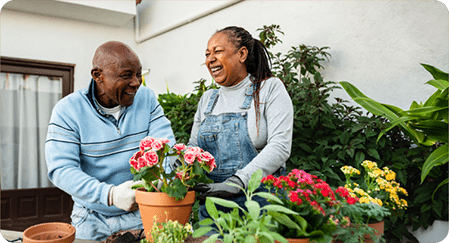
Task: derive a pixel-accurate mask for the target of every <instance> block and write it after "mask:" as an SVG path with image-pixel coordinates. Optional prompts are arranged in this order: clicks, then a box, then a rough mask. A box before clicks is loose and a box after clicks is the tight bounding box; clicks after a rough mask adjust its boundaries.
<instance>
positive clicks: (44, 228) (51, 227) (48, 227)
mask: <svg viewBox="0 0 449 243" xmlns="http://www.w3.org/2000/svg"><path fill="white" fill-rule="evenodd" d="M45 232H49V233H50V232H64V233H65V234H67V235H66V236H64V237H61V238H56V239H43V240H38V239H33V236H34V235H36V233H39V234H42V233H45ZM75 232H76V229H75V227H74V226H73V225H71V224H68V223H62V222H49V223H41V224H37V225H33V226H31V227H29V228H27V229H25V231H23V234H22V237H23V242H29V243H42V242H47V243H59V242H73V241H74V240H75Z"/></svg>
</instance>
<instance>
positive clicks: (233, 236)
mask: <svg viewBox="0 0 449 243" xmlns="http://www.w3.org/2000/svg"><path fill="white" fill-rule="evenodd" d="M261 179H262V170H260V169H259V170H258V171H256V172H255V173H254V174H253V175H252V176H251V179H250V182H249V184H248V189H247V190H243V192H244V193H245V195H246V198H247V200H246V202H245V206H246V208H247V210H245V209H244V208H242V207H240V206H239V205H238V204H237V203H235V202H233V201H230V200H225V199H221V198H215V197H208V198H207V199H206V209H207V212H208V213H209V215H210V216H211V218H208V219H204V220H202V221H201V222H200V224H201V225H202V226H203V227H201V228H199V229H197V230H195V232H194V233H193V237H195V238H197V237H200V236H202V235H204V234H206V233H208V232H209V231H211V230H214V231H215V232H216V233H215V234H213V235H212V236H210V237H209V238H208V239H206V240H205V241H203V243H207V242H215V241H216V240H217V239H218V237H220V236H221V237H222V241H223V242H224V243H231V242H232V243H237V242H248V243H251V242H260V243H266V242H274V240H277V241H280V242H287V240H286V239H285V238H284V237H283V236H282V235H280V234H278V233H276V232H275V231H274V230H273V228H274V227H275V225H274V224H273V223H272V222H271V219H272V217H273V215H282V214H284V215H285V214H293V215H298V213H297V212H293V211H291V210H289V209H288V208H285V207H283V206H280V205H266V206H264V207H260V205H259V203H257V202H256V201H253V200H252V198H253V197H254V196H260V197H264V198H267V199H268V198H273V197H274V196H273V195H271V194H269V193H261V192H258V193H254V191H255V190H256V189H257V188H258V187H259V185H260V181H261ZM235 186H237V185H235ZM215 204H218V205H221V206H223V207H228V208H232V209H233V210H232V211H231V212H230V213H224V212H222V211H218V210H217V208H216V206H215ZM239 211H240V212H242V213H243V216H241V215H239ZM285 224H287V225H289V226H290V227H295V225H294V224H291V223H290V222H285ZM211 225H215V226H216V228H213V227H211ZM296 227H298V226H297V225H296Z"/></svg>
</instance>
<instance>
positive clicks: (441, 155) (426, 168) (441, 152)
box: [421, 144, 449, 183]
mask: <svg viewBox="0 0 449 243" xmlns="http://www.w3.org/2000/svg"><path fill="white" fill-rule="evenodd" d="M448 154H449V153H448V145H447V144H444V145H442V146H440V147H439V148H437V149H436V150H435V151H433V152H432V154H430V155H429V157H428V158H427V159H426V162H424V165H423V167H422V171H421V183H423V182H424V179H425V178H426V176H427V174H429V172H430V170H432V168H433V167H435V166H438V165H442V164H446V163H447V162H448Z"/></svg>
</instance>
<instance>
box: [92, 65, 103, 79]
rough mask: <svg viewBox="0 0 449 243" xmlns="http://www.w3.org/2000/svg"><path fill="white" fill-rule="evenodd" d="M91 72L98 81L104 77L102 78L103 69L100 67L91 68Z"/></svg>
mask: <svg viewBox="0 0 449 243" xmlns="http://www.w3.org/2000/svg"><path fill="white" fill-rule="evenodd" d="M90 74H91V75H92V78H93V79H94V80H95V81H96V82H101V81H102V78H101V69H99V68H92V70H90Z"/></svg>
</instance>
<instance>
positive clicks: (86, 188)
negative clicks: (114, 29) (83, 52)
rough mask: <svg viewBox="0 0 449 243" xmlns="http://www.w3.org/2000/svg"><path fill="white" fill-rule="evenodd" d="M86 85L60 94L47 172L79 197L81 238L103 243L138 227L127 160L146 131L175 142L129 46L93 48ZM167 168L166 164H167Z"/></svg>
mask: <svg viewBox="0 0 449 243" xmlns="http://www.w3.org/2000/svg"><path fill="white" fill-rule="evenodd" d="M92 64H93V68H92V70H91V75H92V80H91V82H90V85H89V87H87V88H86V89H83V90H80V91H77V92H75V93H73V94H71V95H69V96H67V97H65V98H63V99H61V100H60V101H59V102H58V103H57V104H56V106H55V107H54V109H53V113H52V116H51V120H50V124H49V126H48V134H47V141H46V144H45V155H46V160H47V167H48V177H49V178H50V180H51V181H52V182H53V184H55V185H56V186H57V187H59V188H61V189H62V190H63V191H65V192H67V193H68V194H70V195H71V196H72V198H73V201H74V202H75V204H74V207H73V211H72V215H71V218H72V224H73V225H74V226H75V227H76V238H79V239H90V240H97V241H101V240H104V239H105V238H107V237H108V236H109V235H111V234H113V233H115V232H117V231H120V230H130V229H139V228H140V229H141V228H143V226H142V221H141V219H140V213H139V211H138V210H137V209H138V207H137V205H136V202H135V196H134V195H135V194H134V190H132V189H131V186H132V185H133V181H132V177H133V176H132V174H131V172H130V165H129V163H128V161H129V159H130V158H131V156H132V155H133V153H134V152H136V151H137V150H138V146H139V143H140V140H141V139H142V138H144V137H146V136H153V137H158V138H168V139H169V140H170V145H173V144H174V143H175V138H174V135H173V131H172V130H171V127H170V121H169V120H168V119H167V118H166V117H165V116H164V112H163V110H162V108H161V106H160V105H159V103H158V101H157V99H156V96H155V94H154V92H153V91H152V90H150V89H148V88H146V87H141V88H139V87H140V85H141V83H142V74H141V73H142V65H141V63H140V61H139V58H138V57H137V55H136V53H134V52H133V51H132V50H131V49H130V48H129V47H128V46H127V45H125V44H123V43H121V42H117V41H110V42H106V43H104V44H103V45H101V46H100V47H98V49H97V50H96V52H95V55H94V57H93V60H92ZM166 167H168V166H166Z"/></svg>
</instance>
